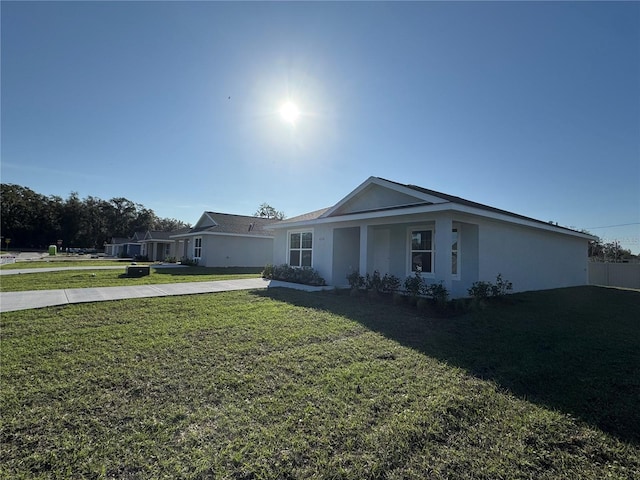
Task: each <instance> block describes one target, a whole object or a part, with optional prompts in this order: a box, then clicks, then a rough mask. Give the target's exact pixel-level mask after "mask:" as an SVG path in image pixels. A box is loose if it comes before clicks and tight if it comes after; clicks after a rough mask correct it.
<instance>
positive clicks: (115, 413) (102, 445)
mask: <svg viewBox="0 0 640 480" xmlns="http://www.w3.org/2000/svg"><path fill="white" fill-rule="evenodd" d="M638 318H640V293H638V292H629V291H620V290H613V289H604V288H595V287H585V288H579V289H564V290H555V291H549V292H539V293H527V294H520V295H514V296H513V297H512V302H511V303H509V304H500V305H494V306H490V307H489V308H487V309H486V310H484V311H481V312H476V313H473V314H468V315H465V316H461V317H456V318H448V319H442V318H441V319H426V318H424V317H421V316H420V315H419V314H418V313H417V312H416V311H414V310H413V309H411V308H409V307H398V306H394V305H392V304H391V303H390V302H385V301H383V300H382V301H381V300H375V301H372V300H368V299H366V298H351V297H349V296H347V295H336V294H334V293H330V292H323V293H315V294H309V293H304V292H299V291H292V290H287V289H271V290H265V291H254V292H226V293H218V294H212V295H193V296H181V297H164V298H150V299H135V300H123V301H116V302H104V303H95V304H78V305H68V306H64V307H51V308H47V309H40V310H27V311H20V312H11V313H5V314H3V315H2V319H1V325H0V327H1V329H0V332H1V335H2V351H1V359H2V370H1V372H0V375H1V380H2V389H1V390H0V400H1V412H2V413H1V415H2V417H1V419H2V428H1V436H0V445H1V448H2V455H1V457H0V476H1V477H2V478H7V479H8V478H83V477H86V478H141V479H142V478H234V479H253V478H255V479H257V478H265V479H271V478H274V479H276V478H277V479H280V478H282V479H287V478H289V479H291V478H327V479H328V478H343V479H425V478H430V479H445V478H470V479H471V478H473V479H499V478H509V479H510V478H536V479H538V478H541V479H551V478H580V479H598V480H600V479H602V478H629V479H630V478H638V476H639V475H640V422H639V419H640V384H639V383H638V378H640V372H639V371H638V370H639V369H640V333H639V332H640V325H639V323H638ZM582 397H584V398H582Z"/></svg>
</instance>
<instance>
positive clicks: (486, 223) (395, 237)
mask: <svg viewBox="0 0 640 480" xmlns="http://www.w3.org/2000/svg"><path fill="white" fill-rule="evenodd" d="M267 228H268V229H269V230H272V231H273V232H274V233H275V239H274V250H273V260H274V262H273V263H274V264H283V263H286V264H289V265H292V266H294V267H313V268H314V269H316V270H317V271H318V273H319V274H320V275H321V276H322V277H324V279H325V280H326V282H327V284H329V285H334V286H343V285H347V280H346V277H347V275H348V274H349V273H351V272H353V271H359V272H360V274H361V275H364V274H366V273H373V272H374V271H376V270H377V271H378V272H379V273H380V274H381V275H384V274H385V273H388V274H392V275H395V276H397V277H399V278H400V279H401V281H403V280H404V279H405V278H406V277H407V276H410V275H414V274H415V272H420V273H421V275H422V277H423V278H424V279H425V280H426V281H427V282H428V283H438V282H442V284H443V285H444V286H445V287H446V288H447V289H448V291H449V292H450V294H451V296H452V297H454V298H455V297H462V296H466V295H467V289H468V288H469V287H470V286H471V285H472V284H473V282H476V281H479V280H483V281H491V282H495V279H496V276H497V275H498V274H502V277H503V279H505V280H508V281H511V282H512V283H513V289H514V291H525V290H541V289H548V288H557V287H568V286H573V285H585V284H587V283H588V272H587V251H588V243H589V241H590V240H593V239H594V237H592V236H590V235H586V234H584V233H581V232H577V231H574V230H571V229H568V228H563V227H559V226H557V225H553V224H550V223H548V222H543V221H539V220H535V219H532V218H529V217H525V216H522V215H518V214H515V213H511V212H507V211H505V210H500V209H498V208H494V207H490V206H487V205H482V204H480V203H476V202H472V201H469V200H465V199H463V198H459V197H455V196H452V195H448V194H444V193H440V192H436V191H433V190H428V189H426V188H422V187H418V186H415V185H404V184H401V183H397V182H393V181H390V180H386V179H383V178H379V177H370V178H368V179H367V180H366V181H365V182H364V183H362V184H361V185H360V186H358V187H357V188H356V189H355V190H353V191H352V192H351V193H349V194H348V195H347V196H346V197H344V198H343V199H342V200H340V201H339V202H338V203H336V204H335V205H333V206H332V207H330V208H326V209H323V210H318V211H315V212H311V213H308V214H305V215H301V216H299V217H294V218H290V219H287V220H283V221H281V222H277V223H273V224H270V225H268V227H267Z"/></svg>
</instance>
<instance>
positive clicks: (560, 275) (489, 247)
mask: <svg viewBox="0 0 640 480" xmlns="http://www.w3.org/2000/svg"><path fill="white" fill-rule="evenodd" d="M587 246H588V242H587V240H584V239H580V238H576V237H572V236H568V235H562V234H558V233H553V232H545V231H541V230H536V229H532V228H527V227H521V226H517V225H512V224H505V223H500V222H493V221H481V223H480V225H479V245H478V247H479V248H478V251H479V269H478V270H479V271H478V277H479V278H478V279H479V280H486V281H492V282H493V281H495V278H496V276H497V275H498V274H499V273H501V274H502V277H503V278H504V279H505V280H509V281H511V282H512V283H513V288H514V291H527V290H540V289H548V288H560V287H569V286H575V285H585V284H586V283H587V280H588V278H587Z"/></svg>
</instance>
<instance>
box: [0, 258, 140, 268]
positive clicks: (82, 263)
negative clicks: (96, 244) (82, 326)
mask: <svg viewBox="0 0 640 480" xmlns="http://www.w3.org/2000/svg"><path fill="white" fill-rule="evenodd" d="M130 263H131V260H31V261H27V262H16V263H8V264H6V265H2V266H1V267H0V269H1V270H21V269H27V268H53V267H109V266H113V267H118V266H122V269H123V270H124V267H125V266H126V265H129V264H130ZM137 263H138V264H140V265H150V264H151V262H137Z"/></svg>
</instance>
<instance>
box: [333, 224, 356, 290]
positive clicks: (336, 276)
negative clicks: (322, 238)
mask: <svg viewBox="0 0 640 480" xmlns="http://www.w3.org/2000/svg"><path fill="white" fill-rule="evenodd" d="M359 251H360V228H359V227H351V228H335V229H334V230H333V270H332V275H331V282H330V283H331V285H336V286H342V285H347V283H348V282H347V275H349V274H350V273H351V272H352V271H354V270H358V264H359V262H360V255H359ZM325 280H327V282H328V283H329V280H328V279H327V278H326V277H325Z"/></svg>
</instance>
